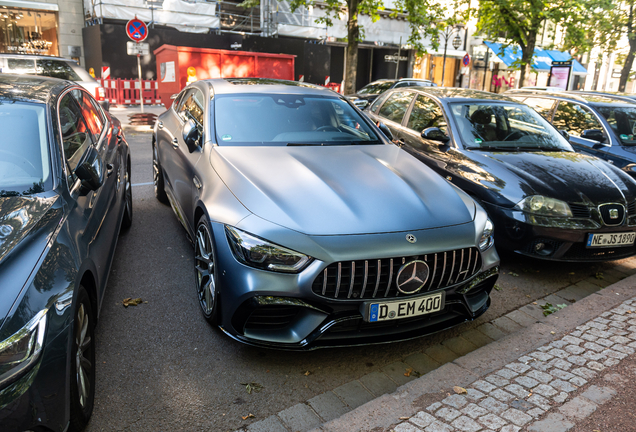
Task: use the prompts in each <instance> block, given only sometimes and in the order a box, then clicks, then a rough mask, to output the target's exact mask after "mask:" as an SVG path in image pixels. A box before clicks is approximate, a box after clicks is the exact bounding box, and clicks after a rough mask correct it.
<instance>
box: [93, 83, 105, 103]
mask: <svg viewBox="0 0 636 432" xmlns="http://www.w3.org/2000/svg"><path fill="white" fill-rule="evenodd" d="M95 98H96V99H97V100H98V101H103V100H104V98H105V93H104V87H101V86H100V87H97V88H96V89H95Z"/></svg>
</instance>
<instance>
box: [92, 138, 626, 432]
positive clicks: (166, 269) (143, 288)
mask: <svg viewBox="0 0 636 432" xmlns="http://www.w3.org/2000/svg"><path fill="white" fill-rule="evenodd" d="M127 138H128V142H129V144H130V145H131V148H132V177H133V186H134V187H133V201H134V218H133V225H132V227H131V229H130V230H129V231H128V232H126V233H124V234H122V235H121V236H120V238H119V243H118V245H117V251H116V257H115V260H114V263H113V267H112V269H111V274H110V278H109V281H108V287H107V292H106V295H105V299H104V302H103V304H102V308H101V314H100V321H99V323H98V326H97V334H96V338H97V342H96V346H97V387H96V401H95V410H94V413H93V418H92V420H91V422H90V425H89V427H88V429H87V431H90V432H94V431H102V430H104V431H111V430H112V431H153V432H154V431H157V430H163V431H177V430H179V431H182V430H183V431H195V430H209V431H234V430H236V429H238V428H239V427H241V426H242V425H244V424H246V423H247V422H251V421H255V420H262V419H264V418H266V417H268V416H270V415H272V414H275V413H277V412H279V411H281V410H283V409H285V408H288V407H291V406H293V405H295V404H297V403H299V402H304V401H306V400H308V399H310V398H312V397H313V396H316V395H318V394H320V393H323V392H325V391H328V390H331V389H333V388H335V387H338V386H340V385H342V384H345V383H347V382H349V381H352V380H354V379H357V378H359V377H361V376H362V375H365V374H367V373H369V372H373V371H375V370H379V369H380V368H381V367H383V366H385V365H387V364H390V363H393V362H395V361H399V360H402V359H403V358H404V357H405V356H407V355H409V354H412V353H414V352H416V351H421V350H423V349H425V348H426V347H427V346H429V345H434V344H437V343H439V342H440V341H441V340H443V339H445V338H448V337H452V336H455V335H457V334H458V333H459V332H460V330H461V331H463V330H466V329H467V328H470V327H474V326H476V325H479V324H481V323H483V322H487V321H490V320H492V319H494V318H496V317H498V316H501V315H503V314H505V313H507V312H509V311H511V310H514V309H517V308H518V307H520V306H522V305H524V304H527V303H529V302H531V301H533V300H535V299H537V298H540V297H543V296H545V295H546V294H549V293H552V292H556V291H558V290H560V289H562V288H564V287H566V286H567V285H570V284H572V283H575V282H577V281H580V280H582V279H585V278H586V277H588V276H590V275H594V274H596V273H597V272H599V271H601V272H602V271H604V270H606V269H609V268H611V267H613V266H614V265H616V264H617V263H620V262H621V261H617V262H613V263H605V264H592V265H590V264H563V263H549V262H540V261H535V260H528V259H524V258H521V257H514V256H512V257H510V256H503V257H502V259H503V262H502V275H501V276H500V281H499V283H498V285H499V286H500V287H501V288H502V289H501V291H493V296H492V297H493V301H492V306H491V309H490V310H489V311H488V312H487V313H486V314H485V315H484V316H482V317H481V318H479V319H478V320H477V321H475V322H472V323H467V324H465V325H463V326H460V327H459V328H455V329H452V330H450V331H446V332H444V333H440V334H437V335H434V336H431V337H427V338H420V339H418V340H414V341H408V342H402V343H395V344H388V345H376V346H369V347H357V348H339V349H323V350H318V351H313V352H310V353H297V352H284V351H271V350H265V349H256V348H251V347H247V346H244V345H241V344H239V343H237V342H234V341H233V340H231V339H230V338H229V337H227V336H225V335H224V334H223V333H222V332H221V331H220V330H218V329H217V328H212V327H210V325H208V324H207V322H206V321H205V320H204V319H203V316H202V315H201V313H200V311H199V306H198V303H197V300H196V296H195V289H194V271H193V257H192V255H193V249H192V247H191V245H190V243H189V241H188V240H187V238H186V236H185V231H184V230H183V228H182V227H181V225H180V224H179V222H178V221H177V219H176V217H175V216H174V214H173V212H172V210H171V209H170V207H169V206H166V205H163V204H161V203H159V202H158V201H157V200H156V199H155V198H154V193H153V187H152V185H151V184H150V183H151V182H152V155H151V147H150V139H151V135H150V133H140V132H128V133H127ZM144 183H148V184H144ZM515 275H516V276H515ZM128 297H132V298H137V297H140V298H142V300H143V303H142V304H140V305H138V306H135V307H132V306H130V307H128V308H126V307H124V306H123V305H122V300H123V299H125V298H128ZM306 372H309V374H306ZM251 382H255V383H258V384H260V385H262V386H263V388H262V391H260V392H252V393H251V394H248V393H247V391H246V387H245V385H244V384H242V383H251ZM250 413H251V414H254V416H255V418H254V419H253V420H247V421H245V420H243V419H242V417H243V416H247V415H248V414H250Z"/></svg>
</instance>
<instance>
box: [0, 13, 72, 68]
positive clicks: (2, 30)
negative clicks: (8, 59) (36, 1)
mask: <svg viewBox="0 0 636 432" xmlns="http://www.w3.org/2000/svg"><path fill="white" fill-rule="evenodd" d="M0 52H2V53H13V54H40V55H55V56H57V55H59V51H58V41H57V13H56V12H48V11H43V10H33V9H23V8H15V7H4V8H2V10H0Z"/></svg>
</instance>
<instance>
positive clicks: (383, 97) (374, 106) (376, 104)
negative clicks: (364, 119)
mask: <svg viewBox="0 0 636 432" xmlns="http://www.w3.org/2000/svg"><path fill="white" fill-rule="evenodd" d="M387 97H389V94H388V93H384V94H382V95H380V96H378V98H377V99H376V100H374V101H373V104H371V107H370V108H369V109H370V110H371V111H373V112H374V113H377V112H378V108H380V105H382V104H383V103H384V101H385V100H386V98H387Z"/></svg>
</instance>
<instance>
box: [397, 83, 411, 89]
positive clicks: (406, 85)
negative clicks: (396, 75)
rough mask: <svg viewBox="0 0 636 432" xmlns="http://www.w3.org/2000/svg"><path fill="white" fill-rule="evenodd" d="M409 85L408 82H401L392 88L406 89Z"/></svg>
mask: <svg viewBox="0 0 636 432" xmlns="http://www.w3.org/2000/svg"><path fill="white" fill-rule="evenodd" d="M410 85H411V83H410V82H409V81H402V82H399V83H397V84H396V85H395V86H394V87H393V88H400V87H408V86H410Z"/></svg>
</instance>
